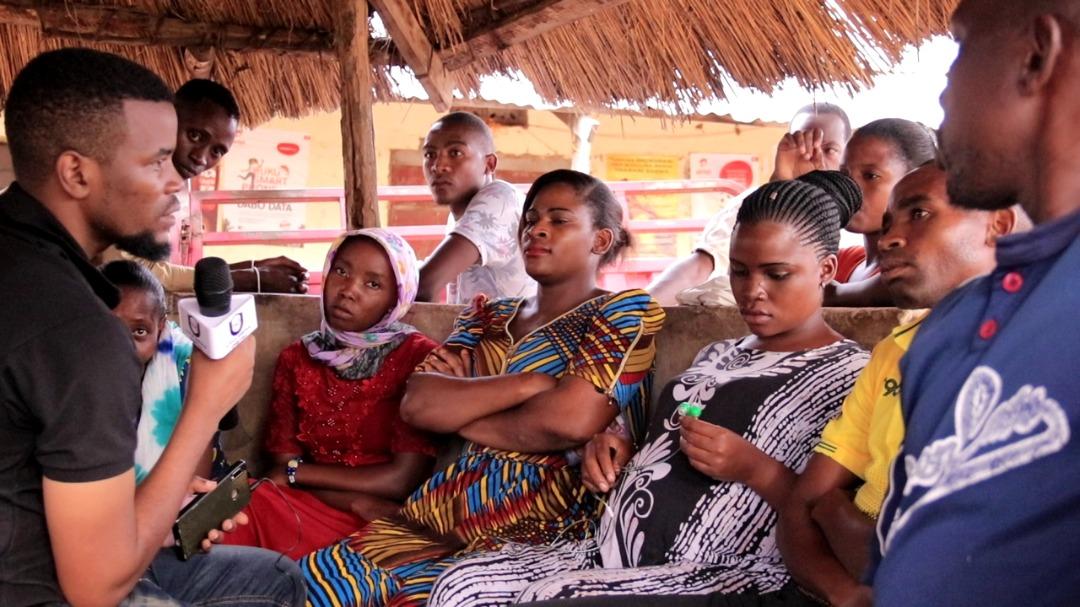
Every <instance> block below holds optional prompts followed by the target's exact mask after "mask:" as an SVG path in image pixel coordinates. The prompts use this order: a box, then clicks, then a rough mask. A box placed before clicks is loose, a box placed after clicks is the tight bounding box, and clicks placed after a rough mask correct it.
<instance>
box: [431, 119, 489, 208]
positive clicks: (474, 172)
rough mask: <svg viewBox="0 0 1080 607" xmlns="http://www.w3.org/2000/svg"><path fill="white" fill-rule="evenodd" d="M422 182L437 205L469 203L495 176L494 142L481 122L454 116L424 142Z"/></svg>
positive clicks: (433, 129)
mask: <svg viewBox="0 0 1080 607" xmlns="http://www.w3.org/2000/svg"><path fill="white" fill-rule="evenodd" d="M423 153H424V179H425V180H426V181H427V184H428V186H429V187H430V188H431V195H432V197H433V198H434V199H435V202H436V203H437V204H440V205H458V204H462V203H466V202H468V201H469V200H470V199H471V198H472V197H473V196H475V195H476V192H477V191H478V190H479V189H480V188H482V187H484V185H485V184H486V183H487V182H488V181H489V180H490V179H491V177H492V176H493V175H494V174H495V165H496V164H497V163H498V158H497V157H496V156H495V138H494V137H493V136H492V134H491V129H489V128H488V125H487V124H485V123H484V121H483V120H481V119H479V118H477V117H476V116H475V115H474V114H470V113H468V112H453V113H450V114H447V115H446V116H443V117H442V118H440V119H439V120H437V121H436V122H435V124H433V125H431V130H429V131H428V134H427V137H425V138H424V147H423Z"/></svg>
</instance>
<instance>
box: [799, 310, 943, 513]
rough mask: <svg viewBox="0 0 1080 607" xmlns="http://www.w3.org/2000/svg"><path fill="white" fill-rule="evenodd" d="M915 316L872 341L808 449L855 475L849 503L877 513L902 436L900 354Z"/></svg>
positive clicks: (911, 332) (914, 325) (907, 342)
mask: <svg viewBox="0 0 1080 607" xmlns="http://www.w3.org/2000/svg"><path fill="white" fill-rule="evenodd" d="M923 318H925V314H924V315H923V316H921V317H920V318H919V319H918V320H916V321H914V322H911V323H908V324H904V325H900V326H899V327H897V328H895V329H893V331H892V334H891V335H889V336H888V337H886V338H885V339H883V340H881V341H880V342H879V343H878V345H876V346H874V351H873V352H872V353H871V354H870V362H869V363H867V365H866V368H864V369H863V371H862V373H860V374H859V377H858V379H856V380H855V387H854V388H853V389H852V390H851V394H849V395H848V397H847V398H846V399H844V404H843V406H842V407H841V409H840V416H839V417H837V418H836V419H834V420H832V421H831V422H829V423H828V425H826V426H825V430H824V432H822V433H821V442H820V443H818V445H817V447H815V448H814V451H815V452H817V453H821V454H822V455H825V456H826V457H829V458H830V459H832V460H833V461H835V462H836V463H838V464H840V465H841V466H843V467H845V468H847V469H848V470H850V471H851V473H852V474H854V475H855V476H858V477H859V478H861V479H862V480H863V481H864V482H863V485H862V487H860V488H859V490H858V491H857V492H856V493H855V506H856V507H857V508H858V509H859V510H861V511H863V512H865V513H866V514H867V515H869V516H870V517H873V518H877V515H878V512H879V511H880V510H881V504H882V502H883V501H885V494H886V492H888V490H889V466H890V465H891V464H892V461H893V458H895V457H896V453H897V451H899V450H900V442H901V441H903V440H904V419H903V417H902V416H901V414H900V358H901V357H903V356H904V354H905V353H907V350H908V347H909V346H910V345H911V340H912V339H914V337H915V332H916V331H917V330H918V328H919V323H921V322H922V320H923Z"/></svg>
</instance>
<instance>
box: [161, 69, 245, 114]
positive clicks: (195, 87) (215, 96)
mask: <svg viewBox="0 0 1080 607" xmlns="http://www.w3.org/2000/svg"><path fill="white" fill-rule="evenodd" d="M200 101H209V102H210V103H213V104H214V105H216V106H218V107H220V108H221V109H223V110H225V113H226V114H227V115H228V116H229V118H232V119H233V120H240V106H239V105H238V104H237V103H236V98H235V97H233V94H232V91H230V90H229V89H227V88H225V87H224V86H222V85H220V84H218V83H217V82H214V81H213V80H205V79H203V78H195V79H194V80H188V81H187V82H185V83H184V84H183V85H182V86H181V87H180V88H179V89H177V90H176V102H177V103H178V104H180V103H183V104H187V105H195V104H196V103H199V102H200Z"/></svg>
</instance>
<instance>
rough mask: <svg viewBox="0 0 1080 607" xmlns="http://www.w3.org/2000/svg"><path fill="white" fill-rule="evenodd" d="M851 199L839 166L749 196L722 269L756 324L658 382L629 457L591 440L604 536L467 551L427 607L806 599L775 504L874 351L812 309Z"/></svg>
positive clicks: (855, 198)
mask: <svg viewBox="0 0 1080 607" xmlns="http://www.w3.org/2000/svg"><path fill="white" fill-rule="evenodd" d="M860 204H861V195H860V191H859V188H858V186H857V185H856V184H855V183H854V182H853V181H852V180H851V179H850V178H848V177H845V176H844V175H842V174H840V173H838V172H835V171H815V172H812V173H809V174H807V175H804V176H802V177H800V178H799V179H796V180H790V181H779V182H773V183H770V184H767V185H765V186H763V187H761V188H760V189H758V190H757V191H756V192H755V193H753V194H751V195H750V196H749V197H748V198H747V199H746V201H745V202H744V203H743V205H742V207H741V208H740V210H739V214H738V218H737V220H736V224H735V229H734V231H733V233H732V241H731V268H730V274H731V285H732V289H733V292H734V295H735V299H736V301H737V303H738V306H739V311H740V313H741V314H742V317H743V319H744V320H745V321H746V324H747V325H748V326H749V328H750V331H751V333H750V334H749V335H746V336H745V337H741V338H739V339H731V340H725V341H720V342H716V343H713V344H710V345H708V346H706V347H705V348H703V349H702V350H701V351H700V352H699V353H698V355H697V356H696V357H695V359H694V362H693V364H691V366H690V367H689V368H688V369H687V370H686V371H684V372H683V373H682V374H680V375H678V376H676V377H675V378H674V379H672V380H671V381H670V382H669V383H668V384H667V385H666V386H665V387H664V389H663V391H662V392H661V393H660V398H659V401H658V402H657V404H656V408H655V410H654V413H653V416H652V419H651V421H650V423H649V425H648V426H647V428H646V435H645V439H644V442H643V443H642V446H641V448H640V449H639V450H638V451H637V453H635V454H631V452H632V447H631V446H630V444H629V442H627V441H625V440H623V439H620V438H619V437H618V436H614V435H609V434H601V435H598V436H596V437H595V438H594V439H593V440H592V441H590V442H589V443H588V445H587V446H586V450H585V456H584V460H583V462H582V480H583V482H584V483H585V485H586V486H587V487H588V488H589V489H591V490H592V491H594V492H595V493H597V494H600V495H604V497H605V500H606V507H605V510H604V512H603V513H602V514H601V516H600V519H599V522H598V523H597V533H596V534H595V535H594V536H593V537H591V538H590V539H587V540H584V541H575V542H566V543H562V544H555V545H549V546H533V547H526V546H521V545H514V544H512V545H509V546H507V547H504V548H503V549H502V550H500V551H498V552H493V553H486V554H478V555H475V556H470V557H468V558H466V559H464V560H462V561H460V562H458V563H457V564H456V565H454V566H453V567H451V568H450V569H448V570H447V571H446V572H444V573H443V574H442V575H441V576H440V577H439V578H438V580H437V581H436V582H435V587H434V589H433V593H432V596H431V600H430V603H431V605H433V606H436V607H446V606H454V607H459V606H466V605H469V606H474V605H504V604H511V603H521V602H529V601H537V600H549V599H567V598H575V599H578V598H580V599H581V600H583V601H584V600H592V601H593V603H592V604H596V605H600V604H609V603H610V602H611V599H610V597H611V596H613V595H614V596H618V597H619V598H618V603H619V604H620V605H621V606H623V607H625V605H634V604H657V603H658V602H661V604H665V605H667V604H680V605H682V604H687V605H707V604H788V605H790V604H801V603H804V602H807V603H809V601H810V599H808V598H807V597H806V596H805V595H803V594H802V593H801V592H800V591H799V590H798V589H797V587H795V586H794V584H793V583H791V581H790V578H789V576H788V573H787V570H786V569H785V567H784V564H783V561H782V560H781V558H780V553H779V551H778V549H777V546H776V539H775V530H774V529H775V525H776V520H777V516H776V509H777V507H778V505H779V504H781V503H782V502H783V501H784V500H785V499H786V496H787V495H788V493H789V491H790V489H791V487H792V484H793V482H794V479H795V474H796V473H797V472H798V471H800V470H801V469H802V467H803V466H804V465H805V463H806V461H807V459H808V458H809V456H810V453H811V450H812V449H813V447H814V445H815V443H816V441H817V437H818V436H819V435H820V433H821V430H822V428H823V427H824V425H825V423H826V422H827V421H828V420H829V419H830V418H832V417H833V416H834V415H835V413H836V412H837V411H839V408H840V404H841V402H842V401H843V399H844V397H845V396H846V395H847V393H848V392H849V391H850V390H851V387H852V385H853V383H854V380H855V377H856V375H857V374H858V373H859V371H860V370H861V368H862V367H863V365H865V364H866V361H867V354H866V352H865V351H864V350H862V349H861V348H860V347H859V346H858V345H857V344H855V343H853V342H851V341H849V340H846V339H844V338H842V337H841V336H840V335H839V334H837V333H836V332H835V331H834V330H833V329H831V328H830V327H829V326H828V325H827V324H825V321H824V319H823V318H822V314H821V304H822V296H823V290H824V287H825V285H826V284H828V282H829V281H830V280H832V279H833V275H834V274H835V272H836V252H837V248H838V245H839V238H840V235H839V232H840V229H841V226H843V225H845V224H846V223H847V221H848V219H849V218H850V217H851V216H852V215H853V214H854V213H855V212H857V211H858V209H859V205H860ZM631 455H633V456H632V457H631ZM736 594H739V595H740V596H737V597H736V596H732V595H736ZM671 595H681V596H677V597H672V596H671ZM763 595H765V596H763ZM661 596H662V597H664V598H663V599H662V601H660V600H659V599H658V597H661ZM582 597H606V598H596V599H587V598H582Z"/></svg>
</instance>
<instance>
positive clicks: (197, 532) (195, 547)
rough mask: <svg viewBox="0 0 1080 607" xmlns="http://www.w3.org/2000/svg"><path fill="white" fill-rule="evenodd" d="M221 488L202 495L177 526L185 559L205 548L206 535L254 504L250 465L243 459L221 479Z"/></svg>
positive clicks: (175, 534) (175, 531)
mask: <svg viewBox="0 0 1080 607" xmlns="http://www.w3.org/2000/svg"><path fill="white" fill-rule="evenodd" d="M217 483H218V484H217V487H215V488H214V490H213V491H210V492H209V493H203V494H200V495H199V496H198V497H196V498H195V499H193V500H191V502H190V503H189V504H188V505H186V506H184V508H183V509H182V510H181V511H180V514H178V515H177V517H176V524H174V525H173V538H174V539H175V540H176V550H177V552H179V554H180V559H181V560H184V561H186V560H188V559H189V558H191V555H193V554H196V553H197V552H199V550H200V549H201V544H202V541H203V540H204V539H206V534H207V533H210V531H211V530H212V529H217V528H219V527H220V526H221V523H222V522H224V521H225V520H226V519H229V518H232V517H233V516H235V515H236V513H237V512H240V511H241V510H243V509H244V506H247V504H248V502H249V501H251V486H250V484H249V483H248V470H247V463H246V462H244V460H240V461H238V462H236V464H234V465H233V467H232V468H231V469H230V470H229V471H228V472H227V473H225V475H224V476H223V477H221V478H220V479H218V482H217Z"/></svg>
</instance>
